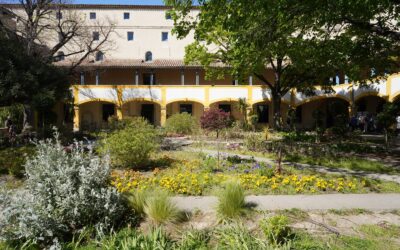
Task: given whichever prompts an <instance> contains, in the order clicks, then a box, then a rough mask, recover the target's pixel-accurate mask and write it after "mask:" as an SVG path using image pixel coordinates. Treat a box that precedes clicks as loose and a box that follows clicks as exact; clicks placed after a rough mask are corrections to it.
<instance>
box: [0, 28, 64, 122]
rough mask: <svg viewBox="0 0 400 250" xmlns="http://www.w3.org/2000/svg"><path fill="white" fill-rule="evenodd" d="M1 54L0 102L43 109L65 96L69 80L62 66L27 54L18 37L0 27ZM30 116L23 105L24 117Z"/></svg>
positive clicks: (1, 103) (27, 118)
mask: <svg viewBox="0 0 400 250" xmlns="http://www.w3.org/2000/svg"><path fill="white" fill-rule="evenodd" d="M0 54H1V57H0V106H14V105H17V104H23V105H29V107H33V108H35V109H38V110H46V109H48V108H51V107H52V106H53V105H54V103H55V102H56V101H57V100H60V99H65V98H66V97H67V94H68V93H69V86H70V84H69V79H68V75H67V72H66V71H65V69H62V68H58V67H56V66H54V65H52V64H48V63H45V62H43V61H42V60H40V59H39V58H37V57H35V56H30V55H27V54H26V51H25V50H24V48H23V47H22V46H21V44H20V41H19V40H18V39H16V38H15V37H14V36H7V35H6V34H5V33H4V32H1V30H0ZM31 116H32V114H31V112H30V108H27V107H26V106H25V108H24V118H25V120H29V118H30V117H31ZM25 125H26V124H25Z"/></svg>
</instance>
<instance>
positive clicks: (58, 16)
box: [56, 11, 62, 20]
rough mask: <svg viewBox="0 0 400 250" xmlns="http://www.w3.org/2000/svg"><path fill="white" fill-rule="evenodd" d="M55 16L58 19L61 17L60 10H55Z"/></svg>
mask: <svg viewBox="0 0 400 250" xmlns="http://www.w3.org/2000/svg"><path fill="white" fill-rule="evenodd" d="M56 18H57V19H58V20H60V19H62V13H61V11H57V12H56Z"/></svg>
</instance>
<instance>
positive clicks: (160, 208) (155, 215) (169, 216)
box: [143, 190, 179, 225]
mask: <svg viewBox="0 0 400 250" xmlns="http://www.w3.org/2000/svg"><path fill="white" fill-rule="evenodd" d="M143 210H144V213H145V214H146V216H147V217H148V219H149V220H150V221H151V222H153V223H154V224H156V225H161V224H167V223H171V222H174V221H176V220H177V219H179V210H178V208H177V207H176V206H175V204H174V203H173V202H172V200H171V197H170V196H169V195H168V193H166V192H165V191H161V190H157V191H155V192H154V193H152V194H151V195H150V196H149V197H148V198H147V199H146V202H145V205H144V208H143Z"/></svg>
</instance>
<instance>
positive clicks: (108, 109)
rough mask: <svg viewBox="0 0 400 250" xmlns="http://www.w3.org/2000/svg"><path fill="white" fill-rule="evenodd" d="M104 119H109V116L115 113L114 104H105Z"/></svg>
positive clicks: (103, 108)
mask: <svg viewBox="0 0 400 250" xmlns="http://www.w3.org/2000/svg"><path fill="white" fill-rule="evenodd" d="M102 110H103V121H105V122H106V121H108V118H110V117H111V116H113V115H114V114H115V106H114V104H103V107H102Z"/></svg>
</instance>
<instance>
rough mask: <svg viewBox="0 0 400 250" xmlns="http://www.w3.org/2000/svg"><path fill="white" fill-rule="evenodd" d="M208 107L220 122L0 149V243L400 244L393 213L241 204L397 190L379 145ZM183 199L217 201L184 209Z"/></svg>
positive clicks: (126, 125)
mask: <svg viewBox="0 0 400 250" xmlns="http://www.w3.org/2000/svg"><path fill="white" fill-rule="evenodd" d="M210 112H214V113H210V114H209V116H210V117H207V119H206V120H207V121H217V123H211V122H209V124H208V125H206V124H205V122H207V121H206V120H203V121H202V122H201V124H200V125H201V126H193V124H197V121H195V120H194V118H192V117H191V116H190V115H188V114H180V115H179V116H176V117H172V118H171V120H169V122H168V123H167V124H168V125H167V127H166V128H165V129H164V128H155V127H153V126H152V125H150V124H149V123H148V122H147V121H146V120H145V119H143V118H130V119H125V120H122V121H116V120H114V119H110V126H109V129H108V130H107V131H98V132H92V133H90V134H87V135H79V137H80V138H85V139H83V140H81V141H78V140H76V139H75V140H74V138H67V137H66V136H63V135H62V134H61V133H60V132H59V131H57V130H54V132H53V136H52V137H51V138H49V139H41V140H33V141H31V142H30V143H27V144H22V143H21V144H20V145H14V146H12V147H3V148H2V149H1V152H2V154H1V158H0V161H1V166H2V168H1V169H2V170H1V177H0V180H1V190H2V191H1V196H0V201H1V203H0V207H1V211H2V212H1V215H0V228H1V229H0V247H1V248H2V249H43V248H46V249H47V248H48V249H398V247H399V246H400V245H399V244H400V242H398V240H397V239H398V237H399V236H400V215H399V212H398V210H381V211H376V210H374V211H369V210H365V209H350V210H349V209H332V210H321V211H306V210H299V209H290V210H273V211H268V210H265V209H261V208H258V205H259V204H253V203H251V202H248V200H247V198H246V196H251V195H253V196H260V197H261V196H262V195H288V196H290V195H292V196H297V195H311V196H316V195H324V194H328V195H329V194H343V195H345V194H379V193H381V194H384V193H387V194H394V193H400V183H399V182H398V181H396V179H394V180H393V181H391V180H387V179H385V178H381V175H389V176H393V177H396V176H398V171H399V170H398V169H397V168H396V167H395V166H394V165H391V164H393V162H395V160H396V159H395V157H392V158H386V157H387V156H388V155H389V154H388V153H387V152H388V151H387V149H386V147H385V145H384V142H383V141H382V142H376V141H368V140H366V139H364V138H362V137H361V136H358V135H356V134H352V135H351V136H352V137H351V138H349V137H347V138H338V137H332V136H331V135H329V134H324V135H322V136H321V135H320V138H319V140H320V141H319V142H317V143H316V142H315V136H316V134H315V133H313V132H307V133H306V132H297V133H296V132H273V131H272V130H268V129H265V128H264V129H256V130H254V129H244V128H243V127H240V128H238V127H234V126H238V125H234V124H232V123H231V121H230V118H229V116H226V115H225V114H222V116H220V115H221V114H220V113H221V112H220V111H210ZM181 120H183V122H180V121H181ZM175 124H179V126H175ZM88 138H90V139H88ZM71 141H75V142H73V143H71ZM379 159H384V160H379ZM335 170H339V171H335ZM371 174H375V175H376V176H371ZM185 197H188V198H190V197H204V198H206V199H209V197H210V199H211V198H212V197H215V199H216V202H215V205H212V206H208V207H206V209H204V207H203V208H202V209H189V210H187V209H184V207H185V205H187V204H185V201H184V199H185ZM182 199H183V201H182ZM212 199H214V198H212ZM182 202H183V203H182ZM213 204H214V203H213ZM348 221H351V222H352V223H350V224H349V223H348ZM382 239H385V240H384V241H382Z"/></svg>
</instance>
